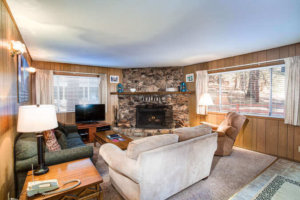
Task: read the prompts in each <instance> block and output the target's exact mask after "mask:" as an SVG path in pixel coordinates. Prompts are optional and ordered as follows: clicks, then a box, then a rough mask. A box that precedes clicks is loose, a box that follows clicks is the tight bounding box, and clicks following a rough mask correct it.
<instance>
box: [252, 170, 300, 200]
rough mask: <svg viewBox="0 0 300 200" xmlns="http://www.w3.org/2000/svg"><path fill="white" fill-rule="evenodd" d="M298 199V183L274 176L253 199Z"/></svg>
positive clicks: (299, 190) (299, 185)
mask: <svg viewBox="0 0 300 200" xmlns="http://www.w3.org/2000/svg"><path fill="white" fill-rule="evenodd" d="M299 198H300V182H297V181H295V180H292V179H290V178H288V177H284V176H280V175H275V176H274V177H273V178H272V179H271V180H270V181H269V182H268V183H267V184H266V185H265V186H264V187H263V188H262V190H261V191H260V192H259V193H258V194H257V195H256V196H255V197H254V198H253V199H255V200H281V199H289V200H298V199H299Z"/></svg>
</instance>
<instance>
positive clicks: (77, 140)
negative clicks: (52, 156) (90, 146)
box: [67, 138, 85, 148]
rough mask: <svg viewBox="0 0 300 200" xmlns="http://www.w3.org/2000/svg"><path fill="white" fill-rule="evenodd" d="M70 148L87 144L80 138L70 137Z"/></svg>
mask: <svg viewBox="0 0 300 200" xmlns="http://www.w3.org/2000/svg"><path fill="white" fill-rule="evenodd" d="M67 144H68V148H73V147H79V146H85V144H84V143H83V141H82V140H81V139H80V138H68V139H67Z"/></svg>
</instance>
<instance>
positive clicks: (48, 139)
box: [44, 130, 61, 152]
mask: <svg viewBox="0 0 300 200" xmlns="http://www.w3.org/2000/svg"><path fill="white" fill-rule="evenodd" d="M44 138H45V143H46V146H47V148H48V150H49V152H54V151H60V150H61V147H60V145H59V144H58V142H57V139H56V137H55V134H54V130H50V131H45V132H44Z"/></svg>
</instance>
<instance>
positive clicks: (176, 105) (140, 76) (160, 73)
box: [115, 67, 189, 136]
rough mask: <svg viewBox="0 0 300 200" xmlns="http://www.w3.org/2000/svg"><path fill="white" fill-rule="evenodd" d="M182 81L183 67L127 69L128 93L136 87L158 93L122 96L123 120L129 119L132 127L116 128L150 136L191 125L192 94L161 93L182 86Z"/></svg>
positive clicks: (124, 72) (125, 87)
mask: <svg viewBox="0 0 300 200" xmlns="http://www.w3.org/2000/svg"><path fill="white" fill-rule="evenodd" d="M182 81H184V74H183V67H164V68H140V69H136V68H133V69H124V70H123V86H124V91H125V92H129V89H130V88H135V89H136V90H137V92H154V93H153V94H151V93H150V94H140V95H118V100H119V110H118V116H119V119H121V120H127V121H129V122H130V127H131V128H120V127H119V128H118V127H115V131H120V132H122V133H125V134H127V135H136V134H138V135H137V136H148V135H156V134H162V133H169V132H171V131H172V129H174V128H178V127H183V126H188V125H189V112H188V94H159V92H162V91H166V88H168V87H175V88H176V87H178V86H179V85H180V82H182ZM155 92H156V93H155Z"/></svg>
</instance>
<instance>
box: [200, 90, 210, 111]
mask: <svg viewBox="0 0 300 200" xmlns="http://www.w3.org/2000/svg"><path fill="white" fill-rule="evenodd" d="M199 105H201V106H204V107H205V114H206V115H207V106H212V105H214V102H213V100H212V99H211V96H210V94H208V93H204V94H203V95H202V96H201V97H200V102H199Z"/></svg>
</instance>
